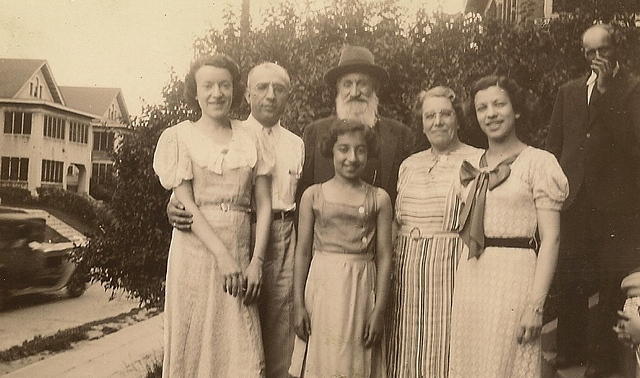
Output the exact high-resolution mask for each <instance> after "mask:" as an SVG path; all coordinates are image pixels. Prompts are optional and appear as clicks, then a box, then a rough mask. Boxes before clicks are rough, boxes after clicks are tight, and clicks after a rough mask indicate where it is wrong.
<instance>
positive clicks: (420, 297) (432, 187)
mask: <svg viewBox="0 0 640 378" xmlns="http://www.w3.org/2000/svg"><path fill="white" fill-rule="evenodd" d="M416 110H417V112H416V113H417V114H416V115H417V116H419V118H420V120H421V122H422V128H423V132H424V134H425V135H426V137H427V139H428V141H429V144H430V145H431V148H429V149H428V150H426V151H421V152H418V153H416V154H413V155H411V156H410V157H408V158H407V159H406V160H405V161H404V162H403V163H402V165H401V166H400V173H399V180H398V197H397V199H396V216H395V222H394V226H395V227H394V229H395V230H396V231H397V232H396V234H397V239H396V243H395V249H394V258H395V274H394V276H395V280H394V284H393V295H392V296H391V298H392V305H391V310H390V311H389V321H388V329H387V341H388V344H387V345H388V346H387V357H388V358H387V365H388V372H389V376H390V377H407V378H411V377H433V378H438V377H446V376H447V373H448V370H449V364H448V363H449V334H450V332H451V328H450V324H451V299H452V296H453V281H454V275H455V270H456V264H457V262H458V259H459V257H460V252H461V250H462V242H461V240H460V237H459V236H458V234H457V232H456V228H457V226H458V214H459V211H460V202H459V200H458V197H457V196H456V191H455V190H454V188H455V182H456V181H458V172H459V171H460V165H461V164H462V161H463V160H465V159H469V160H473V159H476V160H477V159H478V158H479V157H480V155H481V154H482V150H480V149H478V148H475V147H471V146H469V145H466V144H464V143H462V142H461V141H460V139H459V138H458V131H459V129H460V123H461V122H462V118H463V117H462V110H461V106H460V102H459V101H458V100H457V99H456V96H455V93H454V92H453V90H451V89H450V88H447V87H435V88H432V89H429V90H428V91H422V92H420V94H419V95H418V100H417V103H416Z"/></svg>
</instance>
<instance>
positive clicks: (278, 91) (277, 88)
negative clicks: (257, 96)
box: [253, 83, 289, 96]
mask: <svg viewBox="0 0 640 378" xmlns="http://www.w3.org/2000/svg"><path fill="white" fill-rule="evenodd" d="M269 87H272V88H273V94H275V95H276V96H278V95H283V94H286V93H287V92H288V91H289V90H288V88H287V87H285V86H284V85H281V84H274V83H258V84H256V85H255V86H254V87H253V89H254V90H255V91H256V92H258V93H265V92H268V91H269Z"/></svg>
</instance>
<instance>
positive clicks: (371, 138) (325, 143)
mask: <svg viewBox="0 0 640 378" xmlns="http://www.w3.org/2000/svg"><path fill="white" fill-rule="evenodd" d="M356 131H362V132H363V133H364V139H365V141H366V143H367V156H368V157H373V156H377V155H378V142H377V140H376V136H375V134H374V133H373V131H371V128H370V127H369V126H367V125H365V124H363V123H361V122H358V121H355V120H349V119H336V120H335V121H333V123H332V124H331V126H330V127H329V132H328V133H327V134H326V135H325V136H324V138H322V140H321V141H320V153H321V154H322V156H324V157H326V158H328V159H331V158H332V157H333V146H334V145H335V144H336V142H337V141H338V137H339V136H340V135H343V134H347V133H352V132H356Z"/></svg>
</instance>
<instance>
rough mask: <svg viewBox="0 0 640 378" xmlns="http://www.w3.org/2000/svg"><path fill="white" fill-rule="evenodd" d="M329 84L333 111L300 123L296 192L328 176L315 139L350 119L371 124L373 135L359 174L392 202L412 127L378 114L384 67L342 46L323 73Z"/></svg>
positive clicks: (328, 165)
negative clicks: (301, 156)
mask: <svg viewBox="0 0 640 378" xmlns="http://www.w3.org/2000/svg"><path fill="white" fill-rule="evenodd" d="M324 80H325V82H326V83H327V85H329V86H331V87H335V88H336V91H337V94H336V115H335V116H330V117H327V118H323V119H320V120H317V121H315V122H312V123H311V124H309V125H307V127H305V129H304V132H303V137H302V139H303V141H304V146H305V162H304V168H303V170H302V177H301V180H300V183H301V185H300V193H299V194H300V195H301V194H302V192H303V191H304V190H305V189H306V188H307V187H309V186H311V185H312V184H317V183H321V182H324V181H327V180H329V179H330V178H331V177H333V173H334V171H333V161H332V160H330V159H328V158H326V157H324V156H322V153H321V148H320V143H321V142H322V140H323V139H324V136H325V135H326V134H327V132H328V131H329V128H330V126H331V124H332V123H333V122H334V121H335V120H336V118H338V119H353V120H357V121H360V122H362V123H363V124H365V125H367V126H369V127H371V129H372V130H373V131H374V133H375V135H376V137H377V140H378V153H377V155H374V156H371V155H370V156H369V159H368V162H367V166H366V168H365V172H364V175H363V179H364V180H365V181H367V182H368V183H370V184H373V185H375V186H378V187H380V188H383V189H384V190H385V191H387V193H388V194H389V196H390V197H391V201H392V203H395V198H396V185H397V182H398V169H399V167H400V163H402V161H403V160H404V159H405V158H407V156H409V154H410V153H411V152H413V146H414V141H415V138H414V135H413V132H412V131H411V130H410V129H409V128H408V127H407V126H405V125H403V124H402V123H400V122H398V121H396V120H393V119H390V118H385V117H380V116H379V115H378V96H377V93H378V90H379V89H380V88H381V86H382V84H384V83H385V82H387V81H388V80H389V76H388V74H387V72H386V71H385V70H384V69H383V68H382V67H380V66H378V65H376V64H375V63H374V57H373V54H372V53H371V51H369V50H368V49H367V48H365V47H361V46H349V45H346V46H345V47H344V48H343V49H342V52H341V54H340V60H339V62H338V65H337V66H336V67H334V68H332V69H330V70H329V71H327V73H326V74H325V76H324Z"/></svg>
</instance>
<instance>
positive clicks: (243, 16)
mask: <svg viewBox="0 0 640 378" xmlns="http://www.w3.org/2000/svg"><path fill="white" fill-rule="evenodd" d="M250 2H251V0H242V9H241V11H240V37H241V39H242V40H246V38H248V37H249V28H250V27H251V18H250V17H249V13H250V12H249V10H250V4H249V3H250Z"/></svg>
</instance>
